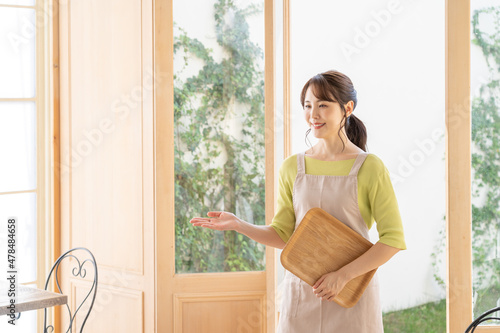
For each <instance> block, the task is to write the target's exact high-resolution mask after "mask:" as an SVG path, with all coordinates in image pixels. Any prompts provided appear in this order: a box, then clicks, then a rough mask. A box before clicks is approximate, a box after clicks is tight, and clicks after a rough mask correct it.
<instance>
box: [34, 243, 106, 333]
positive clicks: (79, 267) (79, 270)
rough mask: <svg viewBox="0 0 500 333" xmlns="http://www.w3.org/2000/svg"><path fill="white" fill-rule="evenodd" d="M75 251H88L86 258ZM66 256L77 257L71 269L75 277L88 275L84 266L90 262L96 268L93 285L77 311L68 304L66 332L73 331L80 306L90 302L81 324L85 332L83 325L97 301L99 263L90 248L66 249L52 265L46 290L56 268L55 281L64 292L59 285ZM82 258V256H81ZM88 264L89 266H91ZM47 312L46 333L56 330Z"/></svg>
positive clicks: (44, 322)
mask: <svg viewBox="0 0 500 333" xmlns="http://www.w3.org/2000/svg"><path fill="white" fill-rule="evenodd" d="M75 251H83V252H86V254H87V256H86V258H87V259H85V260H83V261H81V262H80V260H79V259H78V258H77V257H76V255H75V254H73V252H75ZM66 258H74V259H75V262H74V263H73V264H74V265H75V267H73V269H72V270H71V273H72V274H73V276H75V277H78V276H79V277H81V278H82V279H83V278H85V277H86V276H87V269H86V268H84V267H83V266H84V265H85V264H86V263H87V262H88V263H89V265H92V266H91V267H93V268H94V281H93V283H92V287H91V288H90V290H89V292H88V294H87V296H86V297H85V298H84V299H83V301H82V302H81V303H80V305H79V306H78V308H77V309H76V310H75V312H74V313H73V314H71V309H70V307H69V305H68V304H66V308H67V310H68V314H69V320H70V321H69V327H68V330H67V331H66V332H72V328H73V324H74V320H75V318H76V314H77V313H78V311H79V310H80V308H81V307H82V306H83V305H84V304H88V305H89V309H88V311H87V313H86V316H85V319H83V321H82V324H81V326H80V331H79V332H83V327H84V326H85V323H86V321H87V319H88V317H89V315H90V312H91V311H92V307H93V306H94V302H95V297H96V293H97V264H96V261H95V258H94V255H93V254H92V252H90V251H89V250H88V249H86V248H84V247H76V248H73V249H71V250H68V251H66V252H65V253H64V254H62V255H61V256H60V257H59V258H58V259H57V260H56V262H55V263H54V265H53V266H52V269H51V270H50V273H49V276H48V277H47V281H46V282H45V290H47V287H48V285H49V282H50V278H51V277H52V272H54V270H55V281H56V285H57V289H58V291H59V293H61V294H62V293H63V291H62V290H61V286H60V285H59V275H58V273H59V265H60V264H61V262H62V261H63V260H64V259H66ZM81 259H82V258H81ZM89 265H87V266H89ZM91 295H92V298H91V299H89V296H91ZM87 299H88V302H87ZM44 312H45V314H44V318H43V327H44V333H50V332H53V331H54V326H53V325H47V309H45V310H44Z"/></svg>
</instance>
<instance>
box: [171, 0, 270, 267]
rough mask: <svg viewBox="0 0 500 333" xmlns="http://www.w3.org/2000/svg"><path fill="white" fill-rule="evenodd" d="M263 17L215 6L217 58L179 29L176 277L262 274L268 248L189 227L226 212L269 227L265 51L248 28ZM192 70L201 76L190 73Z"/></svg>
mask: <svg viewBox="0 0 500 333" xmlns="http://www.w3.org/2000/svg"><path fill="white" fill-rule="evenodd" d="M259 13H262V8H260V7H259V6H256V5H250V6H248V7H246V8H238V7H237V5H236V4H235V2H234V1H232V0H218V1H216V3H215V5H214V24H215V32H216V34H215V36H216V41H217V45H218V47H219V49H218V50H217V49H216V50H215V51H214V50H213V49H210V48H208V47H206V46H205V45H204V44H203V43H201V42H200V41H199V40H197V39H196V38H192V37H190V36H188V34H187V32H186V31H185V30H183V29H182V28H180V27H179V26H177V25H175V36H174V58H175V59H176V60H177V59H181V60H183V66H178V67H182V68H180V69H179V70H178V71H177V72H176V73H175V75H174V121H175V129H174V136H175V146H174V153H175V237H176V238H175V246H176V255H175V259H176V263H175V264H176V271H177V272H183V273H185V272H227V271H248V270H263V269H264V247H263V246H262V245H260V244H258V243H256V242H254V241H253V240H251V239H249V238H247V237H245V236H243V235H241V234H238V233H236V232H234V231H226V232H221V231H213V230H209V229H203V228H194V227H192V226H191V224H190V223H189V220H190V219H191V218H192V217H195V216H206V213H207V212H208V211H220V210H224V211H229V212H233V213H235V214H236V215H237V216H238V217H240V218H242V219H243V220H245V221H247V222H250V223H255V224H264V223H265V211H264V206H265V191H264V189H265V179H264V170H265V169H264V167H265V166H264V156H265V155H264V131H265V128H264V75H263V70H262V68H261V67H262V59H263V52H262V50H261V48H260V47H259V46H258V45H257V44H255V43H253V42H252V41H251V40H250V35H249V33H250V31H249V25H248V22H247V19H248V18H249V17H250V16H252V15H256V14H259ZM214 54H215V55H214ZM220 54H222V56H220ZM194 65H198V66H200V67H201V69H200V70H199V71H198V72H197V73H195V74H194V75H190V74H188V73H191V72H192V68H193V66H194Z"/></svg>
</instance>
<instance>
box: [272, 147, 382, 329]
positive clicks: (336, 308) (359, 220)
mask: <svg viewBox="0 0 500 333" xmlns="http://www.w3.org/2000/svg"><path fill="white" fill-rule="evenodd" d="M367 155H368V153H366V152H363V153H360V154H358V156H357V157H356V161H355V162H354V165H353V166H352V169H351V171H350V173H349V175H347V176H317V175H308V174H306V173H305V160H304V152H302V153H300V154H298V155H297V177H296V178H295V183H294V186H293V208H294V210H295V221H296V222H295V228H297V226H298V224H299V223H300V221H302V218H303V217H304V215H305V214H306V212H307V211H308V210H309V209H311V208H314V207H319V208H321V209H323V210H325V211H326V212H328V213H329V214H331V215H333V216H335V217H336V218H337V219H339V220H340V221H342V222H344V223H345V224H346V225H348V226H349V227H351V228H352V229H354V230H355V231H357V232H358V233H359V234H360V235H362V236H363V237H365V238H366V239H369V236H368V227H367V226H366V223H365V222H364V220H363V217H362V216H361V212H360V211H359V207H358V177H357V176H358V171H359V168H360V167H361V165H362V164H363V162H364V161H365V159H366V156H367ZM282 286H283V293H282V295H283V296H282V302H281V309H280V318H279V323H278V330H277V332H280V333H325V332H338V333H383V332H384V329H383V325H382V309H381V307H380V295H379V286H378V278H377V274H375V276H374V277H373V279H372V280H371V282H370V284H369V285H368V287H367V288H366V290H365V292H364V293H363V296H361V299H360V300H359V301H358V303H357V304H356V305H355V306H353V307H352V308H343V307H341V306H340V305H338V304H337V303H335V302H329V301H323V300H321V299H320V298H318V297H317V296H316V294H314V293H313V289H312V287H311V286H310V285H308V284H307V283H305V282H304V281H302V280H300V279H299V278H298V277H297V276H295V275H293V274H292V273H290V272H289V271H287V270H285V277H284V280H283V284H282Z"/></svg>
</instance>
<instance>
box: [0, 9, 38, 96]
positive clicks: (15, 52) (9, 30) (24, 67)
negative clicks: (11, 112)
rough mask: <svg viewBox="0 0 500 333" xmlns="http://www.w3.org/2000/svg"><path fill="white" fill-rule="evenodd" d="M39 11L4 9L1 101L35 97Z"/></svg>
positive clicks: (1, 15)
mask: <svg viewBox="0 0 500 333" xmlns="http://www.w3.org/2000/svg"><path fill="white" fill-rule="evenodd" d="M35 31H36V28H35V10H34V9H29V8H8V7H0V50H2V51H1V52H0V73H1V75H0V98H20V97H25V98H30V97H34V96H35V77H36V75H35Z"/></svg>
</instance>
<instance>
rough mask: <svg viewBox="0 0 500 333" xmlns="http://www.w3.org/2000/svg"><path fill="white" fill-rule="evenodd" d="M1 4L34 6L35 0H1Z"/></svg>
mask: <svg viewBox="0 0 500 333" xmlns="http://www.w3.org/2000/svg"><path fill="white" fill-rule="evenodd" d="M0 5H18V6H34V5H35V0H0Z"/></svg>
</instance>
